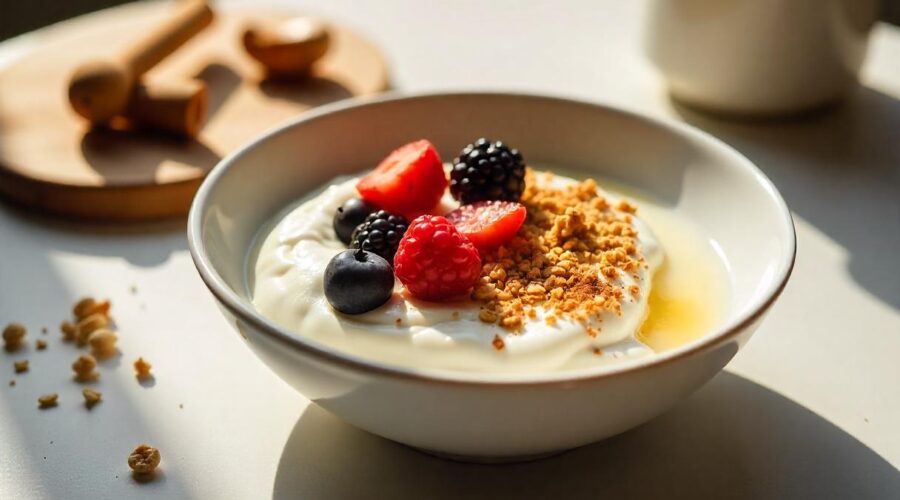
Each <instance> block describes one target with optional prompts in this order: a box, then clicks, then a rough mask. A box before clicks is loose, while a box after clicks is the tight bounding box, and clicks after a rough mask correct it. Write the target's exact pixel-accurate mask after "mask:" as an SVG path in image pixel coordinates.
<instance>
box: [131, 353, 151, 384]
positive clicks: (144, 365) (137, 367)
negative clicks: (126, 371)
mask: <svg viewBox="0 0 900 500" xmlns="http://www.w3.org/2000/svg"><path fill="white" fill-rule="evenodd" d="M150 368H153V365H151V364H150V363H148V362H146V361H144V358H138V359H137V361H135V362H134V371H135V374H136V375H137V378H139V379H141V380H143V379H146V378H150V377H151V376H152V375H151V373H150Z"/></svg>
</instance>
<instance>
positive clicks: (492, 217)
mask: <svg viewBox="0 0 900 500" xmlns="http://www.w3.org/2000/svg"><path fill="white" fill-rule="evenodd" d="M525 214H526V211H525V207H524V206H522V205H520V204H519V203H516V202H513V201H479V202H475V203H473V204H471V205H463V206H461V207H459V208H457V209H456V210H454V211H452V212H450V213H449V214H447V220H449V221H450V222H451V223H453V225H454V226H456V229H459V232H461V233H462V234H464V235H465V236H466V238H469V241H471V242H472V244H473V245H475V247H477V248H478V249H479V250H490V249H491V248H494V247H497V246H499V245H501V244H503V243H505V242H507V241H509V240H510V239H512V237H513V236H515V235H516V231H518V230H519V228H520V227H522V223H523V222H525Z"/></svg>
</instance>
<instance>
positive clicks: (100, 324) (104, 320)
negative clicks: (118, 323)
mask: <svg viewBox="0 0 900 500" xmlns="http://www.w3.org/2000/svg"><path fill="white" fill-rule="evenodd" d="M108 325H109V317H108V316H106V315H103V314H100V313H94V314H91V315H90V316H88V317H86V318H84V319H82V320H81V321H79V322H78V325H76V326H75V328H76V330H77V331H78V337H77V338H76V340H77V341H78V345H79V346H84V345H87V343H88V339H89V338H90V336H91V334H92V333H94V332H96V331H97V330H99V329H101V328H105V327H106V326H108Z"/></svg>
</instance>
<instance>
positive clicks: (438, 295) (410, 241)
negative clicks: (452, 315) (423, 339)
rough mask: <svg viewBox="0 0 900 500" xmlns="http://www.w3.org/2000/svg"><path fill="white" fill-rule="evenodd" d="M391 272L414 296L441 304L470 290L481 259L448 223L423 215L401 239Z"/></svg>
mask: <svg viewBox="0 0 900 500" xmlns="http://www.w3.org/2000/svg"><path fill="white" fill-rule="evenodd" d="M394 272H395V273H396V274H397V278H398V279H399V280H400V282H401V283H403V284H404V285H406V289H407V290H409V292H410V293H411V294H412V295H413V296H415V297H418V298H420V299H425V300H431V301H440V300H445V299H450V298H453V297H457V296H459V295H462V294H464V293H466V292H468V291H469V289H470V288H472V285H474V284H475V282H476V281H477V280H478V277H479V276H480V274H481V257H480V256H479V255H478V250H477V249H476V248H475V245H473V244H472V242H471V241H469V240H468V239H466V237H465V236H463V235H462V234H461V233H460V232H459V231H458V230H457V229H456V227H454V226H453V224H451V223H450V221H448V220H447V219H445V218H443V217H440V216H436V215H423V216H421V217H419V218H418V219H416V220H414V221H413V222H412V224H410V226H409V229H408V230H407V231H406V235H405V236H403V239H402V240H400V247H399V248H398V249H397V255H396V257H394Z"/></svg>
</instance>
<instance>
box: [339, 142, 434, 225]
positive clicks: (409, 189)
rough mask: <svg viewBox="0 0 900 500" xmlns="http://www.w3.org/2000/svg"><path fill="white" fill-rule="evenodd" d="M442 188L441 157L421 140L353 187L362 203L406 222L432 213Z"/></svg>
mask: <svg viewBox="0 0 900 500" xmlns="http://www.w3.org/2000/svg"><path fill="white" fill-rule="evenodd" d="M446 188H447V176H446V174H445V173H444V165H443V163H442V162H441V157H440V156H438V154H437V151H435V149H434V146H432V145H431V143H430V142H428V141H426V140H424V139H423V140H421V141H416V142H411V143H409V144H407V145H405V146H403V147H400V148H399V149H397V150H395V151H394V152H393V153H391V154H390V155H388V157H387V158H385V159H384V160H383V161H382V162H381V163H380V164H379V165H378V167H376V168H375V170H373V171H372V172H370V173H369V174H368V175H366V176H365V177H363V178H362V179H360V180H359V182H358V183H357V184H356V189H357V190H358V191H359V194H360V195H361V196H362V197H363V199H365V200H367V201H370V202H372V203H374V204H376V205H378V206H379V207H381V208H383V209H385V210H387V211H389V212H393V213H398V214H403V215H405V216H407V217H410V218H412V217H415V216H418V215H421V214H423V213H426V212H429V211H431V210H432V209H434V207H435V206H437V204H438V203H439V202H440V201H441V197H442V196H444V190H445V189H446Z"/></svg>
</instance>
